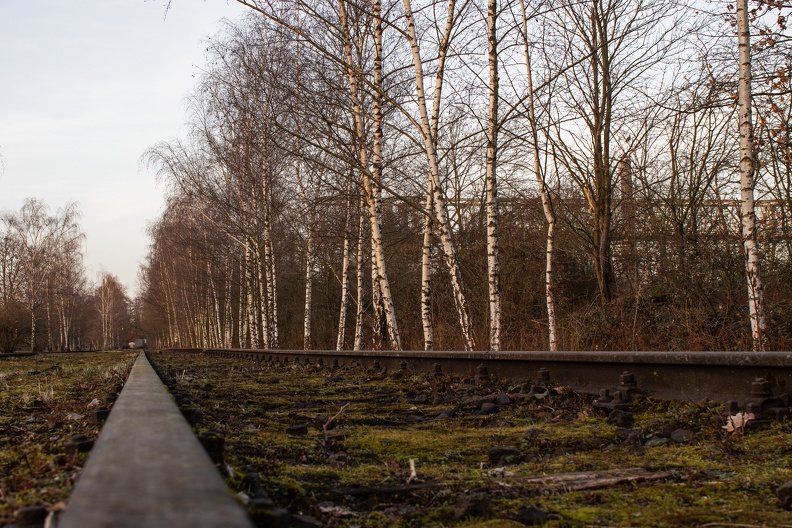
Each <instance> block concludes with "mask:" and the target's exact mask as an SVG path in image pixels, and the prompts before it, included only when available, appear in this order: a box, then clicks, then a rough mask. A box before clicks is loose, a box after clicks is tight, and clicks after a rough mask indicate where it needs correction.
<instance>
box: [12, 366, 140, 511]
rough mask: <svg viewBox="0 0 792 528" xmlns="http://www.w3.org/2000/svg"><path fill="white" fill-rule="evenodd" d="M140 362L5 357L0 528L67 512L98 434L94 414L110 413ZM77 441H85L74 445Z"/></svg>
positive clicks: (97, 425)
mask: <svg viewBox="0 0 792 528" xmlns="http://www.w3.org/2000/svg"><path fill="white" fill-rule="evenodd" d="M136 355H137V354H136V353H127V352H99V353H84V352H82V353H57V354H36V355H31V356H20V357H0V526H4V525H7V524H9V523H11V522H13V520H14V518H15V514H16V513H17V512H18V511H19V510H20V509H22V508H26V507H28V508H29V507H32V506H41V507H42V513H43V514H44V515H46V513H47V511H50V512H51V511H58V510H61V509H62V508H63V507H64V501H65V500H66V499H67V498H68V496H69V493H70V492H71V489H72V487H73V486H74V482H75V480H76V478H77V476H78V475H79V472H80V469H81V468H82V466H83V463H84V461H85V459H86V457H87V451H88V450H89V449H90V447H91V445H92V442H91V441H92V440H93V439H95V438H96V436H97V435H98V434H99V428H100V425H99V424H96V423H92V420H91V414H92V412H91V411H92V410H93V409H95V408H97V407H99V406H110V407H111V406H112V402H111V401H108V400H106V399H105V397H106V396H109V395H111V394H113V393H116V392H117V391H118V390H120V387H121V386H123V383H124V382H125V381H126V378H127V375H128V373H129V370H130V368H131V366H132V361H133V360H134V358H135V357H136ZM77 435H83V436H84V437H85V438H84V439H80V440H79V441H76V442H70V441H71V440H72V439H73V438H74V437H75V436H77ZM67 444H69V446H70V447H71V449H69V450H68V452H67Z"/></svg>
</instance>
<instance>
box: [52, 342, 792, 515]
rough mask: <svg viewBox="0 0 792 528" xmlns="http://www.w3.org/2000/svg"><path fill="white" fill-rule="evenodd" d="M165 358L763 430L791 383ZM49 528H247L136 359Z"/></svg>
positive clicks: (548, 358) (517, 367)
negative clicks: (708, 407) (402, 375)
mask: <svg viewBox="0 0 792 528" xmlns="http://www.w3.org/2000/svg"><path fill="white" fill-rule="evenodd" d="M171 351H173V352H188V353H190V354H196V355H198V354H200V355H208V356H216V357H220V358H224V359H232V360H233V359H234V358H244V359H246V360H247V361H250V360H252V361H254V362H261V363H269V364H271V365H273V366H276V365H277V366H280V367H284V366H286V365H295V364H296V365H300V366H302V367H305V366H311V367H312V369H311V370H321V369H327V370H332V369H340V370H347V368H352V369H353V370H354V367H365V368H366V369H378V370H380V371H389V372H394V371H400V370H401V371H407V372H411V373H413V374H414V373H426V374H427V379H429V378H431V377H432V376H437V375H440V374H442V375H447V374H451V375H456V376H459V378H460V379H461V380H462V383H465V381H467V382H468V383H469V384H481V383H482V382H490V381H491V382H493V383H494V382H505V381H508V382H509V383H513V384H515V385H518V384H519V385H520V386H522V387H526V388H527V387H528V386H531V389H530V392H531V393H534V391H537V390H543V388H544V387H551V386H554V385H557V386H565V387H569V388H571V389H573V390H575V391H577V392H586V393H592V394H597V395H599V398H598V399H597V400H596V401H595V403H594V405H595V406H599V407H603V408H605V409H611V410H616V411H618V410H626V409H629V406H630V405H631V403H632V400H633V399H635V397H636V396H638V395H641V396H649V397H651V398H658V399H678V400H693V401H698V400H701V399H705V398H706V399H710V400H715V401H720V402H733V403H732V404H731V405H732V408H731V412H733V413H734V412H737V410H738V408H739V409H745V410H749V411H751V412H755V413H756V414H757V418H762V419H765V420H772V419H777V418H781V417H783V416H784V415H786V414H787V413H788V412H789V401H788V399H787V397H786V395H785V394H784V393H785V391H786V388H787V387H789V383H792V354H790V353H785V352H768V353H723V352H714V353H712V352H710V353H699V352H688V353H624V352H622V353H619V352H591V353H583V352H575V353H571V352H562V353H554V354H550V353H545V352H501V353H480V352H477V353H463V352H416V351H407V352H395V353H394V352H388V353H385V352H350V351H345V352H336V351H294V350H292V351H285V350H281V351H273V350H247V349H239V350H218V349H171ZM164 352H168V351H164ZM281 371H282V369H281ZM500 385H501V386H503V384H502V383H500ZM522 390H523V389H521V391H522ZM326 436H327V431H325V437H326ZM630 471H632V470H630ZM663 475H664V476H663V477H662V478H670V474H668V475H666V474H663ZM350 493H351V492H350ZM58 526H59V527H61V528H75V527H85V528H93V527H105V526H108V527H109V526H121V527H125V526H130V527H132V526H151V527H163V528H165V527H167V528H178V527H181V526H185V527H186V526H209V527H214V526H218V527H219V526H231V527H235V526H239V527H248V526H251V523H250V521H249V520H248V518H247V517H246V516H245V514H244V511H243V510H242V508H240V507H239V505H238V504H237V503H236V502H235V501H234V500H233V499H232V498H231V494H230V493H229V492H228V491H227V489H226V488H225V484H224V483H223V482H222V479H221V478H220V475H219V473H218V472H217V471H216V468H215V467H214V464H213V462H212V461H211V460H210V459H209V457H208V456H207V455H206V453H205V452H204V451H203V448H202V447H201V445H200V444H199V443H198V441H197V440H196V438H195V436H194V435H193V433H192V431H191V430H190V426H189V425H188V424H187V422H186V421H185V419H184V418H183V417H182V415H181V414H180V413H179V409H178V408H177V407H176V404H175V403H174V401H173V399H172V398H171V396H170V395H169V394H168V393H167V391H166V390H165V389H164V387H163V386H162V383H161V382H160V379H159V378H158V377H157V374H156V373H155V372H154V371H153V370H152V369H151V366H150V365H149V363H148V360H147V359H146V356H145V354H141V355H140V356H139V357H138V359H137V361H136V364H135V366H134V367H133V370H132V373H131V374H130V377H129V380H128V382H127V384H126V385H125V387H124V390H123V391H122V392H121V395H120V397H119V399H118V401H117V402H116V404H115V406H114V409H113V412H112V413H111V414H110V417H109V419H108V421H107V423H106V425H105V426H104V428H103V429H102V432H101V435H100V437H99V440H98V442H97V445H96V447H95V448H94V450H93V451H92V453H91V456H90V458H89V460H88V462H87V464H86V467H85V469H84V470H83V473H82V475H81V477H80V479H79V481H78V484H77V487H76V489H75V491H74V493H73V495H72V498H71V499H70V504H69V507H68V508H67V510H66V514H65V516H64V518H63V519H62V520H61V522H60V523H59V525H58Z"/></svg>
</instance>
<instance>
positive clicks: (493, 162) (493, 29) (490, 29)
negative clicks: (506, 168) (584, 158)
mask: <svg viewBox="0 0 792 528" xmlns="http://www.w3.org/2000/svg"><path fill="white" fill-rule="evenodd" d="M497 9H498V2H497V0H488V2H487V58H488V62H489V78H490V86H489V91H490V97H489V115H488V116H487V160H486V165H487V176H486V180H487V199H486V200H487V285H488V289H489V317H490V322H489V323H490V324H489V330H490V335H489V346H490V350H492V351H496V352H497V351H499V350H500V349H501V287H500V259H499V257H498V250H499V247H498V217H499V212H498V180H497V163H498V128H499V123H498V97H499V90H498V35H497V18H498V11H497Z"/></svg>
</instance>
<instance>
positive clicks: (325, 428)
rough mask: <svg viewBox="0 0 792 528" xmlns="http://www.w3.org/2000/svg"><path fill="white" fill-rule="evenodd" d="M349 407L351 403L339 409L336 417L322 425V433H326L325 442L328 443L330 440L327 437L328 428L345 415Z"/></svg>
mask: <svg viewBox="0 0 792 528" xmlns="http://www.w3.org/2000/svg"><path fill="white" fill-rule="evenodd" d="M349 405H350V404H349V403H345V404H344V405H342V406H341V409H339V410H338V412H337V413H335V416H333V417H332V418H330V419H329V420H327V421H326V422H325V423H324V424H322V432H323V433H324V439H325V442H327V440H328V438H329V437H328V435H327V426H328V425H330V424H331V423H333V421H335V420H336V419H337V418H338V417H339V416H341V415H342V414H344V411H345V410H346V408H347V407H349Z"/></svg>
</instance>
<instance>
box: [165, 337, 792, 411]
mask: <svg viewBox="0 0 792 528" xmlns="http://www.w3.org/2000/svg"><path fill="white" fill-rule="evenodd" d="M164 350H181V351H189V352H202V353H206V354H214V355H220V356H226V357H247V356H253V357H256V358H258V359H259V360H261V361H276V360H277V361H279V362H280V363H283V362H290V363H300V364H306V363H307V364H319V363H322V364H323V365H325V366H327V367H331V366H333V365H334V364H335V365H336V366H338V367H345V366H350V365H354V364H357V365H361V366H364V367H375V366H377V367H379V368H386V369H389V370H391V371H393V370H400V369H402V370H411V371H417V372H425V371H434V370H435V369H440V370H441V371H442V372H444V373H446V374H457V375H460V376H463V377H470V378H474V377H475V376H482V375H486V376H490V377H494V378H498V379H502V380H505V381H509V382H511V383H514V384H518V383H536V382H542V383H547V382H548V381H549V382H550V383H555V384H558V385H563V386H567V387H570V388H572V389H573V390H576V391H579V392H584V393H591V394H598V393H601V392H602V391H603V390H604V389H613V390H620V389H625V388H630V387H635V388H637V389H638V390H640V392H641V393H643V394H644V395H646V396H649V397H654V398H658V399H678V400H690V401H700V400H702V399H710V400H714V401H719V402H724V403H725V402H730V401H736V402H738V403H739V405H740V406H743V405H745V402H746V401H750V399H751V398H755V397H757V396H761V395H759V394H757V390H758V389H757V380H765V382H763V384H762V388H763V389H762V390H765V391H766V390H767V389H768V387H769V389H770V390H771V391H772V393H773V395H776V396H777V395H781V394H782V393H785V392H786V391H787V390H788V387H790V386H792V352H599V351H593V352H537V351H523V352H456V351H431V352H424V351H396V352H394V351H340V352H339V351H335V350H252V349H214V348H202V349H197V348H171V349H164ZM625 373H629V375H628V376H627V377H625ZM548 376H549V377H548ZM628 386H629V387H628ZM764 396H765V397H766V396H767V394H766V393H765V394H764Z"/></svg>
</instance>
